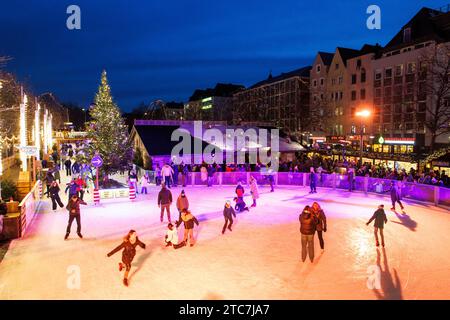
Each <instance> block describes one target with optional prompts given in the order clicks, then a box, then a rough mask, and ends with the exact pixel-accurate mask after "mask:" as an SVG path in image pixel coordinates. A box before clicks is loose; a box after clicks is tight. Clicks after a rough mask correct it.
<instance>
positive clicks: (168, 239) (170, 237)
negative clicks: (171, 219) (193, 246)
mask: <svg viewBox="0 0 450 320" xmlns="http://www.w3.org/2000/svg"><path fill="white" fill-rule="evenodd" d="M165 243H166V247H173V248H174V249H178V248H181V247H184V245H185V243H184V241H182V242H181V243H178V230H177V228H176V227H174V225H173V224H171V223H169V224H168V225H167V233H166V236H165Z"/></svg>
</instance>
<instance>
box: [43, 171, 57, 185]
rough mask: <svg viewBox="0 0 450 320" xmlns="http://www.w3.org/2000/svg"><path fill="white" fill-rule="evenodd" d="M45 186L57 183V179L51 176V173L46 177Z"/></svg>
mask: <svg viewBox="0 0 450 320" xmlns="http://www.w3.org/2000/svg"><path fill="white" fill-rule="evenodd" d="M44 180H45V184H46V185H48V186H49V185H51V184H52V182H53V181H55V177H54V176H53V174H51V173H50V172H49V173H47V175H46V176H45V179H44Z"/></svg>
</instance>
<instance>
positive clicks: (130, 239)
mask: <svg viewBox="0 0 450 320" xmlns="http://www.w3.org/2000/svg"><path fill="white" fill-rule="evenodd" d="M137 246H140V247H141V248H142V249H145V244H144V243H143V242H141V241H140V240H139V239H138V237H137V235H136V231H134V230H130V231H129V232H128V234H127V235H126V236H125V237H124V238H123V242H122V243H121V244H120V245H119V246H118V247H117V248H115V249H114V250H113V251H111V252H110V253H108V254H107V256H108V257H111V256H112V255H113V254H114V253H116V252H118V251H120V250H122V249H123V251H122V262H119V272H122V270H123V268H125V274H124V277H123V284H124V285H125V286H127V287H128V274H129V273H130V269H131V263H132V262H133V259H134V256H135V255H136V247H137Z"/></svg>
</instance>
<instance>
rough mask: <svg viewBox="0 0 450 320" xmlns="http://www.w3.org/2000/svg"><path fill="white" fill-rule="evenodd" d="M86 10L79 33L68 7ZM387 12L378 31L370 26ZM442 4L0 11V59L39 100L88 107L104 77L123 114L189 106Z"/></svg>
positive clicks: (40, 5) (8, 1)
mask: <svg viewBox="0 0 450 320" xmlns="http://www.w3.org/2000/svg"><path fill="white" fill-rule="evenodd" d="M71 4H76V5H79V6H80V8H81V30H72V31H71V30H68V29H67V28H66V19H67V17H68V16H69V15H68V14H66V8H67V7H68V6H69V5H71ZM371 4H377V5H378V6H380V7H381V11H382V13H381V17H382V29H381V30H369V29H367V28H366V19H367V17H368V15H367V14H366V8H367V7H368V6H369V5H371ZM443 5H446V2H445V1H444V0H438V1H435V0H426V1H425V0H424V1H419V0H408V1H405V0H383V1H382V0H377V1H365V0H362V1H361V0H354V1H338V0H335V1H331V0H321V1H301V0H276V1H273V0H270V1H263V0H258V1H256V0H255V1H254V0H251V1H250V0H202V1H198V0H177V1H170V0H169V1H159V0H158V1H155V0H145V1H144V0H128V1H122V0H120V1H119V0H110V1H99V0H95V1H93V0H90V1H79V0H75V1H70V2H68V1H59V0H58V1H49V0H48V1H45V0H36V1H12V0H2V1H1V3H0V55H7V56H10V57H12V58H14V59H13V60H12V61H11V62H10V63H9V64H8V65H7V70H9V71H12V72H14V73H15V74H16V75H17V76H18V77H19V79H20V80H21V81H24V82H26V83H27V84H28V85H29V86H30V87H31V88H32V90H33V93H34V94H40V93H43V92H47V91H52V92H54V93H55V94H56V96H57V97H58V98H59V100H60V101H63V102H73V103H77V104H80V105H82V106H86V105H88V104H89V103H90V102H91V101H92V100H93V97H94V94H95V92H96V90H97V86H98V83H99V81H100V73H101V70H102V69H106V70H107V72H108V77H109V81H110V84H111V87H112V92H113V95H114V98H115V100H116V102H117V103H118V105H119V106H120V107H121V108H122V109H123V110H130V109H132V108H134V107H136V106H137V105H138V104H139V103H140V102H146V103H148V102H150V101H152V100H154V99H157V98H159V99H163V100H165V101H170V100H176V101H187V99H188V98H189V96H190V95H191V94H192V92H193V91H194V90H195V89H196V88H206V87H212V86H214V85H215V84H216V83H217V82H225V83H229V82H231V83H237V84H243V85H246V86H248V85H251V84H253V83H255V82H257V81H260V80H263V79H265V78H266V77H267V75H268V73H269V71H270V70H272V73H273V74H274V75H276V74H279V73H281V72H285V71H290V70H293V69H296V68H299V67H302V66H305V65H310V64H312V62H313V58H314V56H315V54H316V53H317V51H319V50H320V51H330V52H333V51H334V49H335V47H336V46H343V47H350V48H355V49H359V48H360V47H361V46H362V45H363V44H364V43H370V44H375V43H376V42H378V43H380V44H382V45H384V44H386V43H387V42H388V41H389V40H390V38H392V37H393V36H394V35H395V33H396V32H398V30H399V29H400V28H401V27H402V26H403V25H404V24H405V23H406V22H407V21H408V20H409V19H410V18H412V16H413V15H414V14H415V13H416V12H417V11H418V10H420V8H422V7H423V6H427V7H431V8H438V7H440V6H443Z"/></svg>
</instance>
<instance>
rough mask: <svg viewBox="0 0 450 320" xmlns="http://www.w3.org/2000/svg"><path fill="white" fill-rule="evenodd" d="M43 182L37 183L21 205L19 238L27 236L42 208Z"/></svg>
mask: <svg viewBox="0 0 450 320" xmlns="http://www.w3.org/2000/svg"><path fill="white" fill-rule="evenodd" d="M41 191H42V182H41V181H40V180H39V181H37V182H36V183H35V184H34V186H33V188H31V190H30V192H28V194H27V195H26V196H25V198H23V200H22V201H21V202H20V204H19V212H20V223H19V237H23V236H25V234H26V232H27V230H28V227H29V226H30V225H31V223H32V222H33V219H34V218H35V216H36V214H37V213H38V211H39V208H40V206H41Z"/></svg>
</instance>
